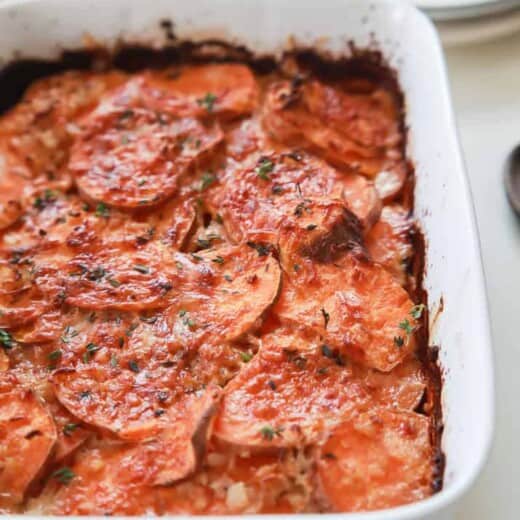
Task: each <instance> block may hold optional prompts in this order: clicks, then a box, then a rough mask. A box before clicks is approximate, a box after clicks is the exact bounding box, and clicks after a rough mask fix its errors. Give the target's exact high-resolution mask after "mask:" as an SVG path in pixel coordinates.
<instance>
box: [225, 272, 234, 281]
mask: <svg viewBox="0 0 520 520" xmlns="http://www.w3.org/2000/svg"><path fill="white" fill-rule="evenodd" d="M224 280H227V281H228V282H232V281H233V278H231V276H230V275H229V274H225V275H224Z"/></svg>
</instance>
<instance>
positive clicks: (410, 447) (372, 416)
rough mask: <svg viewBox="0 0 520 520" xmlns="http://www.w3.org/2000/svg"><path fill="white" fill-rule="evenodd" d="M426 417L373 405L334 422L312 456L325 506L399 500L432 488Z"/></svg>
mask: <svg viewBox="0 0 520 520" xmlns="http://www.w3.org/2000/svg"><path fill="white" fill-rule="evenodd" d="M431 458H432V448H431V445H430V436H429V420H428V418H427V417H425V416H424V415H419V414H415V413H411V412H393V411H390V410H386V409H382V408H381V409H377V408H376V409H374V410H371V411H369V412H367V413H362V414H359V415H357V416H355V417H352V418H351V419H348V420H347V421H345V422H344V423H342V424H340V425H339V426H338V427H337V428H336V429H335V430H334V431H333V432H332V433H331V435H330V437H329V439H328V440H327V441H326V442H325V443H324V444H323V446H321V449H320V452H319V454H318V457H317V466H318V496H319V498H320V499H321V500H322V503H323V504H324V506H325V508H326V509H328V510H331V511H337V512H347V511H369V510H374V509H385V508H390V507H395V506H399V505H403V504H406V503H409V502H414V501H417V500H421V499H423V498H426V497H427V496H429V495H430V494H431V493H432V488H431V482H432V465H431Z"/></svg>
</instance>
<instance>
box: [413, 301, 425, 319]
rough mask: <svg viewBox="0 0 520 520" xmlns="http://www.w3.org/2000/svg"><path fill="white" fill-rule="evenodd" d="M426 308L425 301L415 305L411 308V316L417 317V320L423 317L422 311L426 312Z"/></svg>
mask: <svg viewBox="0 0 520 520" xmlns="http://www.w3.org/2000/svg"><path fill="white" fill-rule="evenodd" d="M425 308H426V306H425V305H424V303H420V304H418V305H414V306H413V307H412V308H411V309H410V316H411V317H412V318H413V319H415V320H419V319H421V316H422V313H423V312H424V309H425Z"/></svg>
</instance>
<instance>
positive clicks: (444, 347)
mask: <svg viewBox="0 0 520 520" xmlns="http://www.w3.org/2000/svg"><path fill="white" fill-rule="evenodd" d="M162 19H171V20H172V21H173V22H174V27H175V32H176V34H177V36H178V37H179V38H181V39H183V38H190V39H206V38H208V37H217V38H225V39H227V40H229V41H232V42H236V43H242V44H245V45H246V46H247V47H249V48H251V49H254V50H256V51H257V52H267V53H272V54H276V53H279V52H281V51H282V50H283V49H284V48H287V46H288V44H297V45H298V44H300V45H305V46H308V45H313V44H315V45H316V46H317V47H318V48H321V49H324V50H328V51H330V52H331V53H334V54H336V55H345V54H347V53H348V52H349V48H350V47H349V42H350V41H353V42H354V43H355V44H356V45H357V46H359V47H367V46H371V45H372V46H374V45H376V46H377V48H378V49H380V50H381V51H382V53H383V54H384V56H385V57H386V59H387V60H388V62H389V64H390V65H391V66H392V67H393V68H394V69H395V70H396V72H397V74H398V77H399V80H400V83H401V86H402V89H403V92H404V94H405V98H406V124H407V127H408V128H409V134H408V135H409V143H408V147H407V154H408V156H409V158H410V159H411V160H412V161H413V162H414V163H415V166H416V173H417V178H416V190H415V195H416V197H415V209H416V217H417V219H418V221H419V223H420V225H421V227H422V229H423V230H424V233H425V236H426V240H427V254H426V278H425V286H426V289H427V290H428V295H429V308H430V311H431V315H432V316H435V314H436V309H438V307H439V305H440V302H441V299H442V301H443V302H444V304H443V305H444V311H443V312H442V313H440V315H439V316H438V319H437V320H436V322H435V326H434V327H433V328H432V330H431V334H430V340H431V342H432V344H434V345H439V346H440V353H439V361H440V364H441V367H442V370H443V376H444V385H443V392H442V404H443V413H444V422H445V429H444V434H443V440H442V446H443V449H444V451H445V453H446V457H447V464H446V473H445V481H444V488H443V489H442V491H441V492H439V493H437V494H436V495H434V496H432V497H430V498H428V499H426V500H424V501H421V502H417V503H415V504H410V505H407V506H403V507H399V508H395V509H391V510H385V511H377V512H372V513H353V514H342V515H340V517H341V518H343V519H345V520H346V519H347V518H348V519H349V520H411V519H414V520H419V519H421V520H426V519H428V520H433V519H434V518H435V519H436V520H440V519H442V520H446V519H447V518H448V514H449V509H450V506H451V505H452V504H453V503H454V501H456V500H457V499H459V498H460V497H461V495H462V494H463V493H464V492H466V491H467V489H468V487H469V486H470V485H471V484H472V483H473V482H474V480H475V478H476V477H477V475H478V473H479V471H480V469H481V468H482V465H483V464H484V461H485V458H486V456H487V453H488V449H489V446H490V442H491V437H492V432H493V414H494V411H493V410H494V406H493V404H494V395H493V362H492V355H491V345H490V333H489V320H488V310H487V303H486V294H485V289H484V281H483V273H482V266H481V260H480V250H479V243H478V236H477V229H476V225H475V218H474V214H473V208H472V202H471V195H470V192H469V189H468V183H467V179H466V174H465V171H464V164H463V161H462V157H461V153H460V148H459V143H458V140H457V133H456V129H455V124H454V117H453V113H452V108H451V100H450V95H449V90H448V82H447V77H446V69H445V64H444V59H443V56H442V50H441V46H440V43H439V40H438V38H437V34H436V32H435V29H434V28H433V26H432V24H431V23H430V22H429V20H428V19H427V18H426V16H424V15H423V14H421V13H420V12H419V11H418V10H417V9H415V8H413V7H412V6H411V5H410V4H409V3H408V2H401V1H398V0H370V1H367V0H349V1H348V2H347V1H345V0H321V1H319V2H317V1H316V0H298V2H296V1H294V0H263V1H262V0H247V1H246V0H219V1H218V2H216V1H215V0H196V1H195V0H193V1H190V2H188V1H186V0H154V1H150V0H111V1H110V2H108V1H105V0H24V1H20V2H13V1H8V2H7V3H6V4H0V61H1V60H10V59H12V58H14V57H16V56H30V57H56V56H57V55H58V54H59V52H60V50H62V49H63V48H64V47H65V48H74V47H81V46H82V45H83V42H84V36H85V34H88V35H89V36H90V37H91V38H94V39H96V40H98V41H99V42H103V43H105V44H107V45H112V44H116V43H117V42H118V41H119V40H120V39H123V40H132V41H138V42H143V43H147V44H148V43H155V44H160V43H161V42H163V41H164V39H163V37H164V35H163V32H162V31H161V30H160V28H159V21H160V20H162ZM242 518H247V517H242ZM329 518H330V519H332V518H338V516H335V515H305V516H304V517H303V516H302V519H305V520H327V519H329ZM249 519H250V520H253V519H254V517H249Z"/></svg>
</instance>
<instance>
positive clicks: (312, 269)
mask: <svg viewBox="0 0 520 520" xmlns="http://www.w3.org/2000/svg"><path fill="white" fill-rule="evenodd" d="M310 295H312V296H310ZM413 307H414V304H413V302H412V301H411V300H410V297H409V296H408V293H407V292H406V291H405V290H404V289H403V288H402V287H401V286H400V285H399V284H398V283H397V282H396V281H394V279H393V277H392V275H390V274H389V273H388V272H387V271H386V270H385V269H384V268H383V267H381V266H380V265H378V264H374V263H371V262H369V261H366V260H363V259H358V258H356V257H354V256H353V255H346V256H345V257H344V258H343V259H342V260H341V261H338V262H337V263H327V264H318V263H314V264H312V263H311V262H309V261H305V262H302V263H301V266H300V267H299V269H298V271H297V272H295V271H293V272H292V273H291V276H290V279H288V280H287V282H284V286H283V290H282V292H281V294H280V298H279V300H278V302H277V303H276V305H275V306H274V308H273V311H274V312H275V313H276V314H277V315H278V316H279V317H280V319H281V320H282V321H285V322H288V323H294V324H298V325H304V326H305V327H308V328H309V329H312V330H313V331H315V332H316V333H318V334H320V335H321V336H322V337H323V338H324V340H325V342H326V343H327V344H328V345H329V346H330V347H331V348H332V349H339V351H340V352H341V353H342V354H345V355H347V356H349V357H351V358H352V359H354V360H356V361H358V362H359V363H361V364H363V365H365V366H367V367H369V368H376V369H377V370H381V371H383V372H388V371H390V370H391V369H392V368H394V367H395V366H397V365H398V364H399V363H401V362H402V361H403V360H404V359H405V358H406V357H407V356H408V355H409V354H410V352H413V350H414V349H415V339H414V334H413V331H414V329H415V327H416V326H418V323H417V320H415V319H414V317H413V316H412V315H411V314H410V312H411V311H412V308H413Z"/></svg>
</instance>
